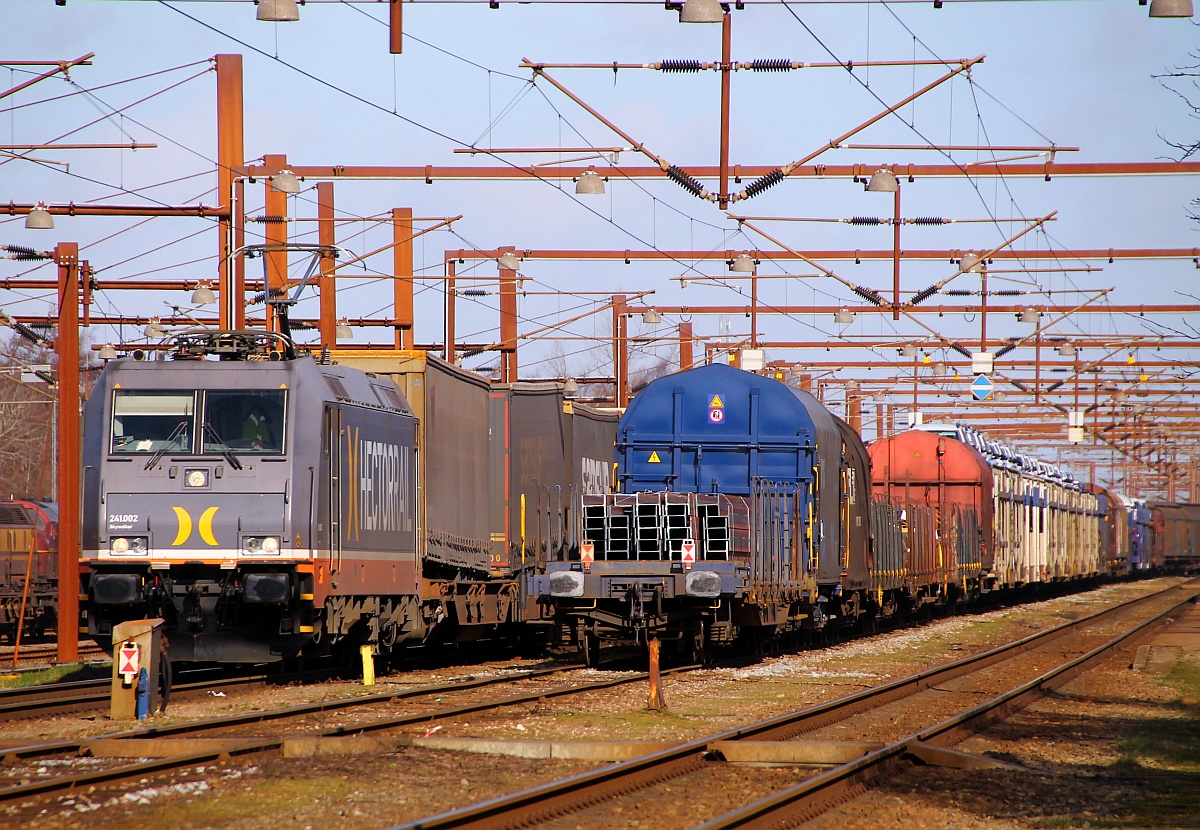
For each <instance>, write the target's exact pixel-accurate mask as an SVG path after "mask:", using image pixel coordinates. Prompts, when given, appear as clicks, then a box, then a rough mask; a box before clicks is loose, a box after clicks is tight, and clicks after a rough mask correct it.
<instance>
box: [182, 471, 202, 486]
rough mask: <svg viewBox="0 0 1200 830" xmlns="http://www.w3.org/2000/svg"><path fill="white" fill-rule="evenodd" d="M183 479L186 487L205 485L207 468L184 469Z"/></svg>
mask: <svg viewBox="0 0 1200 830" xmlns="http://www.w3.org/2000/svg"><path fill="white" fill-rule="evenodd" d="M183 480H184V483H185V484H186V485H187V486H188V487H207V486H208V470H184V472H183Z"/></svg>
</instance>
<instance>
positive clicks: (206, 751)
mask: <svg viewBox="0 0 1200 830" xmlns="http://www.w3.org/2000/svg"><path fill="white" fill-rule="evenodd" d="M579 668H581V666H579V665H571V666H566V667H564V666H557V667H553V668H547V669H541V670H535V671H528V672H520V673H514V674H510V675H506V676H495V677H484V678H472V679H468V680H464V681H461V682H456V683H445V684H438V685H434V686H425V687H421V688H413V689H401V690H397V691H392V692H386V693H382V694H373V695H360V696H356V697H351V698H341V699H336V700H326V701H320V702H316V703H308V704H301V705H297V706H290V707H285V708H279V709H271V710H267V711H254V712H248V713H241V714H234V715H227V716H223V717H217V718H210V719H206V720H201V721H189V722H186V723H180V724H167V725H160V726H153V727H148V728H139V729H133V730H127V731H124V732H118V733H113V734H108V735H102V736H98V737H96V738H89V739H84V740H78V741H53V742H46V743H33V744H25V745H20V746H8V747H4V748H0V759H2V760H3V762H4V764H5V765H6V766H8V767H12V766H14V765H19V764H21V763H23V762H29V761H32V760H36V759H46V758H51V757H56V756H57V757H68V758H70V757H80V756H86V755H95V754H104V755H108V756H111V755H112V751H113V746H114V742H119V743H120V745H121V746H122V747H123V748H124V749H125V750H127V751H126V752H125V755H126V756H128V755H136V753H138V752H140V751H141V749H143V748H144V750H145V753H146V755H147V756H151V755H160V754H162V755H165V756H166V757H155V758H153V759H152V760H144V759H142V760H138V761H135V762H132V763H117V764H113V765H108V766H105V767H104V768H101V769H89V770H86V771H84V772H79V773H73V774H68V775H63V776H57V777H52V778H45V779H42V780H35V781H26V782H23V783H20V784H16V785H11V786H2V787H0V804H3V803H11V802H13V801H15V800H18V799H20V800H24V799H28V798H30V797H32V796H45V795H49V794H53V793H60V792H64V791H70V790H73V789H76V788H79V787H85V786H97V785H102V784H111V783H117V782H122V781H127V780H138V779H142V778H144V777H146V776H148V775H150V774H155V773H166V772H170V771H174V770H180V769H183V768H186V767H189V766H194V765H197V764H205V763H210V762H216V761H223V760H228V759H230V758H234V757H241V756H246V755H254V754H258V753H266V752H274V751H278V750H280V749H281V748H282V747H283V744H284V742H285V741H286V740H287V739H288V737H285V736H280V735H279V734H278V733H275V732H273V733H272V734H271V735H268V736H261V735H246V734H232V735H230V734H226V735H224V736H222V737H219V738H215V739H207V740H196V739H197V738H199V736H208V735H213V734H215V733H229V732H231V731H236V730H238V729H242V730H244V729H245V728H247V727H256V726H261V725H264V724H270V725H271V726H272V729H273V730H275V729H277V728H278V726H279V725H280V724H286V723H287V722H289V721H300V720H303V719H305V718H313V717H317V720H318V722H323V721H325V720H326V719H327V718H326V716H328V715H329V714H330V713H334V712H347V711H362V710H366V709H369V708H370V707H378V706H381V705H386V704H389V703H394V702H397V701H407V700H416V699H419V698H434V700H435V702H440V701H441V700H442V699H443V698H444V697H445V696H447V695H449V694H452V693H456V692H464V691H469V690H476V689H483V688H487V687H492V686H500V685H504V684H510V683H513V682H514V681H522V680H537V679H542V678H547V677H551V676H553V675H556V674H562V673H565V672H568V671H572V670H578V669H579ZM698 668H699V667H697V666H689V667H681V668H676V669H668V670H664V671H663V674H664V675H668V674H671V673H676V672H681V671H690V670H695V669H698ZM647 678H648V674H646V673H631V674H625V675H622V676H621V677H617V678H610V679H605V680H601V681H596V682H590V683H577V684H569V685H563V686H559V687H556V688H550V689H546V688H538V689H535V690H533V691H530V692H526V693H521V694H513V695H508V696H504V697H494V698H491V699H485V700H476V701H471V702H467V703H463V704H459V705H451V706H437V707H435V708H424V709H420V710H418V711H414V712H409V713H405V714H400V715H394V716H389V717H381V718H373V719H361V718H359V719H356V720H354V721H353V722H352V723H346V724H338V725H328V724H325V725H320V726H317V727H316V728H311V725H310V727H309V728H303V729H298V730H297V731H296V733H295V734H294V737H303V738H305V739H311V738H314V737H315V738H331V737H346V736H351V735H365V734H368V733H374V732H382V731H384V730H389V729H396V728H400V727H403V726H407V725H411V724H414V723H430V722H436V721H438V720H443V719H448V718H456V717H461V716H463V715H467V714H474V713H480V712H487V711H490V710H494V709H501V708H504V707H509V706H517V705H521V704H529V703H536V702H537V701H539V700H544V699H548V698H554V697H563V696H567V695H577V694H584V693H587V692H591V691H596V690H601V689H610V688H613V687H617V686H622V685H626V684H630V683H637V682H645V681H646V680H647ZM231 682H232V681H231ZM211 688H213V686H212V684H211V683H209V684H207V685H206V686H205V689H206V690H207V689H211ZM168 741H169V743H168ZM164 747H166V749H165V750H164ZM190 748H194V750H193V751H188V750H189V749H190Z"/></svg>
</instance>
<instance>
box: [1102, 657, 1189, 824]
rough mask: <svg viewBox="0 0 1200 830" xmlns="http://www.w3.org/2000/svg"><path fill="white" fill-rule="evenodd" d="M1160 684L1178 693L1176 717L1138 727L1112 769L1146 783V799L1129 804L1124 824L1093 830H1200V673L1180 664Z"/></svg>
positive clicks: (1111, 821)
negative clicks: (1190, 829) (1188, 829)
mask: <svg viewBox="0 0 1200 830" xmlns="http://www.w3.org/2000/svg"><path fill="white" fill-rule="evenodd" d="M1160 682H1161V683H1162V684H1163V685H1165V686H1169V687H1171V688H1174V689H1175V690H1176V691H1177V692H1178V694H1179V700H1178V701H1177V702H1176V703H1174V704H1172V705H1171V707H1170V708H1171V710H1172V712H1173V713H1174V714H1175V715H1177V717H1169V718H1153V719H1149V720H1144V721H1139V722H1136V723H1135V724H1133V729H1132V731H1131V733H1130V735H1129V736H1128V737H1127V738H1126V739H1125V740H1124V741H1122V742H1121V752H1122V758H1121V760H1120V761H1118V762H1117V763H1116V764H1114V765H1113V767H1112V769H1111V772H1112V773H1115V776H1116V777H1118V778H1120V779H1124V780H1134V781H1139V782H1141V784H1142V792H1144V793H1145V797H1144V798H1137V799H1133V800H1131V801H1129V802H1127V803H1126V805H1125V806H1126V813H1125V815H1123V816H1121V817H1120V818H1119V819H1108V820H1103V821H1095V820H1093V821H1092V826H1093V827H1113V828H1124V830H1134V829H1135V828H1147V830H1149V829H1150V828H1155V830H1157V828H1183V827H1200V706H1198V705H1197V704H1198V702H1200V668H1197V667H1196V666H1194V665H1192V664H1190V663H1185V662H1177V663H1176V664H1175V665H1174V666H1173V667H1172V669H1171V671H1170V672H1169V673H1168V674H1167V675H1166V677H1164V678H1163V679H1162V680H1161V681H1160Z"/></svg>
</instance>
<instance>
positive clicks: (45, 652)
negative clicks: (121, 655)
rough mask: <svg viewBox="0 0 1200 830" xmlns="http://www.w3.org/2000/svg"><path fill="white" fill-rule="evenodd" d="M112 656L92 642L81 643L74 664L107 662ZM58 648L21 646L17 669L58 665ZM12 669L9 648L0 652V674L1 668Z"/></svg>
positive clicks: (48, 645)
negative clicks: (77, 657)
mask: <svg viewBox="0 0 1200 830" xmlns="http://www.w3.org/2000/svg"><path fill="white" fill-rule="evenodd" d="M111 656H112V655H110V654H109V653H108V652H106V651H105V650H104V649H102V648H100V647H99V646H98V645H96V644H95V643H93V642H86V643H85V642H81V643H80V644H79V659H78V660H77V661H76V662H79V663H88V662H93V661H100V660H107V659H110V658H111ZM57 661H58V646H57V645H56V644H54V643H35V644H32V645H24V644H23V645H22V646H21V651H20V653H19V654H18V655H17V668H30V667H34V666H52V665H58V662H57ZM4 667H7V668H13V648H12V647H11V646H9V647H7V648H5V649H3V651H0V672H2V671H3V668H4Z"/></svg>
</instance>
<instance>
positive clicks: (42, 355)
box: [0, 331, 58, 499]
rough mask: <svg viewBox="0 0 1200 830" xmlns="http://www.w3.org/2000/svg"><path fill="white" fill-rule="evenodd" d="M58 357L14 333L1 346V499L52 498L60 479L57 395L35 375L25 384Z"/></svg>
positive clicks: (42, 345) (44, 380) (42, 379)
mask: <svg viewBox="0 0 1200 830" xmlns="http://www.w3.org/2000/svg"><path fill="white" fill-rule="evenodd" d="M53 362H54V354H53V352H52V351H50V350H49V349H48V348H47V347H46V345H45V344H44V343H36V342H32V341H30V340H29V339H28V338H26V337H24V336H22V335H21V334H19V333H17V332H15V331H14V332H12V333H11V334H10V336H9V337H8V338H7V339H6V340H4V341H3V342H0V370H2V371H0V489H2V491H3V492H0V495H2V496H4V497H5V498H8V497H18V498H32V499H47V498H48V499H52V498H54V493H53V492H52V491H51V490H52V486H53V482H54V477H53V476H52V475H50V472H49V468H50V467H51V465H53V464H54V461H55V459H54V454H53V444H52V442H53V429H54V417H53V416H54V403H55V401H56V400H57V397H58V396H57V392H56V390H54V389H53V387H51V386H50V384H49V383H47V382H46V381H47V380H49V379H51V378H52V377H53V376H52V375H49V374H46V375H45V377H39V376H37V375H34V376H33V377H34V378H35V380H33V381H32V382H25V381H23V380H22V376H23V375H26V376H27V375H29V372H28V371H27V367H29V366H38V365H41V366H52V365H53Z"/></svg>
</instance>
